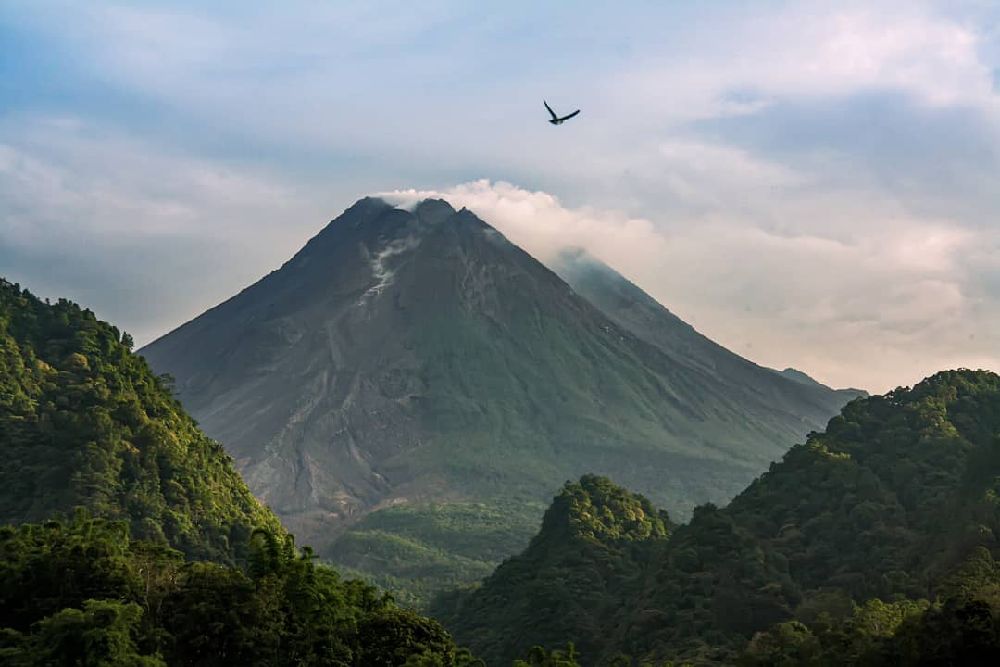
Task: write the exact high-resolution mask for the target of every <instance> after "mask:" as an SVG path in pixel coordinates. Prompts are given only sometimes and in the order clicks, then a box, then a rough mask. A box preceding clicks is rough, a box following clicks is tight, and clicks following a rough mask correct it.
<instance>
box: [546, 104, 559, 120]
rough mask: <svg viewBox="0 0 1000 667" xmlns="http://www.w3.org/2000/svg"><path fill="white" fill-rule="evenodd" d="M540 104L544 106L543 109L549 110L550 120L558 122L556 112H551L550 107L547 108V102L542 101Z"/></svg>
mask: <svg viewBox="0 0 1000 667" xmlns="http://www.w3.org/2000/svg"><path fill="white" fill-rule="evenodd" d="M542 104H544V105H545V108H546V109H548V110H549V113H550V114H551V115H552V120H559V116H557V115H556V112H555V111H553V110H552V107H550V106H549V103H548V102H546V101H545V100H542Z"/></svg>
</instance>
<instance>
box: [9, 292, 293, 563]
mask: <svg viewBox="0 0 1000 667" xmlns="http://www.w3.org/2000/svg"><path fill="white" fill-rule="evenodd" d="M131 344H132V343H131V339H130V338H129V336H128V335H127V334H123V333H121V332H119V331H118V329H116V328H115V327H113V326H111V325H109V324H107V323H105V322H101V321H99V320H98V319H97V318H96V317H95V316H94V314H93V313H92V312H91V311H89V310H86V309H83V308H80V307H79V306H77V305H76V304H73V303H70V302H69V301H65V300H62V299H60V300H59V301H58V302H56V303H53V304H49V303H46V302H43V301H41V300H39V299H38V298H36V297H35V296H33V295H31V294H30V293H29V292H28V291H27V290H22V289H21V288H20V287H19V286H18V285H15V284H11V283H9V282H7V281H4V280H0V523H21V522H26V521H40V520H45V519H49V518H50V517H52V516H54V515H56V514H62V515H70V514H72V512H73V511H74V509H75V508H77V507H82V508H85V509H86V510H87V511H88V512H89V513H91V514H93V515H95V516H99V517H105V518H109V519H123V520H126V521H127V522H128V524H129V527H130V530H131V534H132V536H133V537H135V538H137V539H143V540H150V541H153V542H161V543H166V544H169V545H171V546H173V547H175V548H177V549H180V550H181V551H183V552H184V553H185V554H187V555H189V556H191V557H195V558H210V559H213V560H218V561H221V562H231V561H232V560H233V559H234V558H235V557H238V556H239V555H240V552H241V550H243V549H245V547H246V545H247V544H248V542H249V538H250V535H251V533H252V532H253V530H254V529H256V528H265V529H267V530H270V531H276V532H277V531H280V530H281V528H280V524H279V523H278V520H277V518H276V517H275V516H274V515H273V514H272V513H271V512H270V511H269V510H268V509H266V508H265V507H263V506H262V505H261V504H260V503H259V502H258V501H257V500H256V499H255V498H254V497H253V495H252V494H251V493H250V491H249V489H247V487H246V485H245V484H244V483H243V480H242V479H240V476H239V474H238V473H237V472H236V471H235V469H234V468H233V466H232V462H231V460H230V458H229V456H228V455H227V454H226V453H225V451H224V450H223V449H222V447H220V446H219V445H218V444H217V443H216V442H214V441H212V440H210V439H209V438H207V437H206V436H205V435H204V434H202V433H201V431H200V430H199V429H198V428H197V426H196V425H195V423H194V421H193V420H192V419H191V418H190V417H188V416H187V414H185V413H184V411H183V410H182V409H181V407H180V405H179V403H178V402H177V401H176V400H174V398H173V397H172V396H171V394H170V391H169V387H168V386H167V385H166V384H165V382H164V380H162V379H160V378H158V377H156V376H155V375H154V374H153V373H152V372H151V371H150V369H149V368H148V367H147V366H146V362H145V361H144V360H143V359H142V358H141V357H139V356H137V355H134V354H132V352H131V350H130V348H131Z"/></svg>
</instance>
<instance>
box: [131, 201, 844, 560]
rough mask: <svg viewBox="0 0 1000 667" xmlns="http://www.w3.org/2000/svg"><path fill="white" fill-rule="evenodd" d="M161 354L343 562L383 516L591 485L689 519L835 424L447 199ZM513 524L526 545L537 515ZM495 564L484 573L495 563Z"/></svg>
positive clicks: (348, 246) (365, 216) (348, 221)
mask: <svg viewBox="0 0 1000 667" xmlns="http://www.w3.org/2000/svg"><path fill="white" fill-rule="evenodd" d="M142 354H143V355H144V356H145V357H146V358H147V359H148V361H149V362H150V364H151V365H152V366H153V368H155V369H157V370H158V371H159V372H167V373H170V374H171V375H173V376H174V377H175V378H176V381H177V389H178V391H179V395H180V397H181V400H182V401H183V402H184V405H185V407H187V408H188V409H189V410H190V411H191V413H192V414H194V415H195V416H196V417H197V418H198V420H199V422H200V423H201V424H202V426H203V427H204V428H205V429H206V431H207V432H208V433H210V434H211V435H212V436H214V437H216V438H218V439H219V440H220V441H222V442H223V443H225V445H226V446H227V448H228V449H229V451H230V452H231V453H232V454H233V456H234V457H235V459H236V461H237V464H238V466H239V468H240V470H241V471H242V472H243V474H244V476H245V478H246V479H247V481H248V484H249V485H250V487H251V488H252V489H253V490H254V492H255V493H257V495H258V496H259V497H261V498H262V499H263V500H265V501H266V502H267V503H268V504H269V505H270V506H272V507H273V508H275V510H276V511H277V512H278V514H279V515H280V516H281V517H282V519H283V520H284V521H285V522H286V523H287V524H289V526H290V528H291V529H292V530H293V531H294V532H296V534H299V535H301V536H304V537H305V538H306V539H307V540H309V541H312V542H313V543H316V544H317V545H318V546H319V547H320V549H321V552H324V553H329V552H331V551H332V550H334V549H335V545H330V544H329V541H330V539H331V538H336V537H338V533H339V531H341V530H343V529H344V528H345V527H347V526H350V525H351V524H354V523H355V522H357V521H358V520H359V519H361V518H362V517H364V516H366V515H367V514H368V513H370V512H372V511H373V510H379V509H382V508H387V507H391V506H394V505H399V504H404V503H405V504H407V505H408V506H410V507H413V508H415V509H417V510H419V508H420V507H422V506H425V504H426V503H432V502H456V501H457V502H463V503H468V502H474V503H481V504H483V505H484V507H485V511H486V512H487V514H488V513H489V511H491V510H490V508H491V507H494V506H495V505H496V502H497V499H498V498H503V499H504V500H505V502H518V503H521V504H522V505H523V506H525V507H528V506H534V504H535V503H537V502H538V501H539V500H541V499H543V498H545V497H546V496H548V495H549V494H551V493H552V491H554V490H555V489H556V488H557V487H558V485H559V484H561V483H562V481H564V480H565V479H568V478H576V477H579V476H580V475H582V474H584V473H588V472H594V473H598V474H606V475H612V476H614V477H615V478H616V479H619V480H622V481H624V482H626V483H628V484H629V485H630V486H632V487H634V488H636V489H638V490H640V491H642V492H644V493H647V494H648V495H650V497H652V498H653V499H655V500H656V501H658V502H664V503H669V504H670V505H671V506H672V507H676V508H677V510H676V511H677V512H678V513H680V514H684V513H686V512H688V511H690V508H691V507H693V506H694V504H696V503H697V502H702V501H705V500H713V499H714V500H725V499H727V498H729V497H730V496H731V495H732V494H733V493H735V492H736V491H738V490H739V489H740V488H741V487H742V486H743V485H745V483H746V482H748V481H749V480H750V479H751V478H752V477H753V475H754V474H756V473H757V472H759V471H760V470H762V469H763V468H764V467H765V466H766V465H767V463H768V462H769V461H771V460H773V459H774V458H777V457H778V456H780V455H781V453H782V452H783V451H784V450H785V449H786V448H787V447H788V446H790V445H791V444H792V443H794V442H795V441H796V440H798V439H800V438H801V437H802V436H803V435H804V434H805V433H807V432H808V431H810V430H813V429H815V428H819V427H820V426H822V424H823V423H824V422H825V420H826V419H827V418H828V417H829V416H830V415H832V414H833V413H834V412H835V407H834V406H833V405H831V403H832V402H831V401H828V402H826V403H824V402H823V401H822V400H820V398H819V397H821V396H823V392H822V390H811V389H803V388H802V386H801V385H799V384H797V383H794V382H791V381H789V380H786V379H783V378H781V377H779V376H777V375H776V374H773V373H770V374H768V375H767V378H768V379H767V383H768V386H767V393H765V394H764V396H763V398H761V397H754V396H753V395H752V392H751V391H750V390H749V389H745V388H743V389H741V390H740V391H734V388H733V387H734V385H732V384H731V383H728V382H724V381H721V380H720V375H719V374H717V373H714V372H709V371H708V370H706V369H705V368H704V367H703V365H699V364H693V363H682V362H681V361H680V360H678V359H677V358H676V355H674V356H671V355H670V354H668V353H666V352H665V351H664V349H663V348H662V346H660V345H657V344H654V343H651V342H649V341H647V340H644V339H643V338H642V337H640V336H638V335H636V334H635V333H633V332H632V331H630V330H629V329H628V328H624V327H622V326H620V325H619V324H616V323H615V322H614V321H612V320H611V319H609V318H608V317H607V316H606V315H605V314H604V313H602V312H601V311H600V310H599V309H598V308H596V307H595V306H594V305H592V304H591V303H590V302H589V301H587V300H586V299H584V298H582V297H581V296H579V295H578V294H577V293H576V292H574V291H573V289H572V288H570V287H569V286H568V285H567V284H566V283H565V282H563V281H562V280H561V279H560V278H559V277H558V276H556V275H555V274H554V273H552V272H551V271H550V270H548V269H547V268H545V267H544V266H543V265H541V264H540V263H538V262H537V261H536V260H534V259H533V258H532V257H530V256H529V255H528V254H527V253H525V252H524V251H522V250H521V249H520V248H518V247H516V246H514V245H513V244H511V243H509V242H508V241H507V240H506V239H505V238H504V237H503V236H502V235H501V234H499V233H498V232H497V231H496V230H494V229H493V228H492V227H490V226H489V225H487V224H486V223H484V222H483V221H481V220H479V219H478V218H477V217H476V216H475V215H473V214H472V213H471V212H469V211H467V210H464V209H463V210H461V211H455V210H454V209H452V208H451V206H449V205H448V204H447V203H446V202H443V201H435V200H429V201H425V202H422V203H421V204H420V205H418V206H417V207H416V209H415V210H414V211H406V210H401V209H398V208H394V207H392V206H390V205H388V204H387V203H385V202H384V201H382V200H379V199H372V198H368V199H363V200H361V201H359V202H358V203H356V204H355V205H354V206H352V207H351V208H350V209H348V210H347V211H345V213H344V214H343V215H342V216H340V217H339V218H338V219H336V220H335V221H333V222H332V223H331V224H330V225H329V226H327V227H326V228H325V229H324V230H323V231H321V232H320V233H319V234H318V235H317V236H316V237H314V238H313V239H312V240H311V241H309V243H308V244H307V245H306V246H305V247H304V248H303V249H302V250H301V251H300V252H299V253H297V254H296V255H295V256H294V257H293V258H292V259H291V260H290V261H288V262H287V263H286V264H285V265H284V266H282V267H281V269H280V270H278V271H275V272H273V273H271V274H270V275H268V276H266V277H265V278H263V279H262V280H261V281H259V282H258V283H256V284H254V285H252V286H251V287H249V288H247V289H246V290H244V291H243V292H241V293H240V294H238V295H236V296H235V297H233V298H231V299H230V300H228V301H226V302H225V303H223V304H221V305H219V306H217V307H215V308H213V309H211V310H209V311H207V312H206V313H204V314H202V315H201V316H199V317H198V318H196V319H194V320H192V321H191V322H189V323H187V324H185V325H183V326H181V327H179V328H178V329H176V330H175V331H173V332H171V333H169V334H167V335H166V336H164V337H163V338H161V339H159V340H157V341H155V342H153V343H152V344H150V345H149V346H148V347H146V348H144V349H143V350H142ZM772 395H773V396H780V397H781V400H780V401H779V400H772V398H768V396H772ZM796 397H805V398H796ZM427 506H428V507H430V506H429V505H427ZM510 516H511V521H512V522H515V521H516V522H517V523H518V526H517V528H518V531H519V534H522V535H523V536H524V539H525V540H526V539H527V537H528V535H529V534H530V531H531V530H533V528H534V524H535V521H537V516H538V514H528V513H525V512H518V511H514V512H512V513H511V514H510ZM522 516H523V517H526V518H525V519H524V520H522V519H520V518H518V517H522ZM472 523H476V522H475V521H473V522H472ZM409 537H410V538H412V536H409ZM464 537H466V536H463V535H457V536H456V538H455V540H456V541H461V540H462V539H464ZM321 540H326V541H325V542H324V541H321ZM424 546H426V545H424ZM445 546H446V549H447V548H450V547H449V545H445ZM518 546H520V545H508V547H509V548H511V550H515V549H516V548H517V547H518ZM496 548H497V545H496V544H489V545H486V546H485V547H484V549H483V550H482V551H480V552H478V553H472V554H466V555H467V556H471V557H473V559H474V560H476V559H478V560H480V562H484V563H491V562H495V561H494V560H493V558H495V555H494V554H495V553H496ZM352 553H356V552H352ZM347 564H349V565H359V566H360V561H359V560H353V561H350V562H348V563H347Z"/></svg>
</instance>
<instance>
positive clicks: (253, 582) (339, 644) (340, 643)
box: [0, 281, 481, 667]
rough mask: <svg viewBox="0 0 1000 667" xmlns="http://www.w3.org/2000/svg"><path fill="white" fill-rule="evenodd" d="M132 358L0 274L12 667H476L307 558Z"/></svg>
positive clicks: (1, 573)
mask: <svg viewBox="0 0 1000 667" xmlns="http://www.w3.org/2000/svg"><path fill="white" fill-rule="evenodd" d="M130 348H131V340H130V339H129V337H128V335H127V334H121V333H120V332H119V331H118V330H117V329H115V328H114V327H112V326H110V325H108V324H106V323H103V322H100V321H98V320H97V319H96V318H95V317H94V314H93V313H91V312H90V311H87V310H84V309H81V308H79V307H78V306H76V305H74V304H72V303H70V302H68V301H63V300H60V301H59V302H57V303H55V304H49V303H46V302H42V301H40V300H39V299H37V298H35V297H34V296H32V295H31V294H29V293H28V292H27V291H23V290H21V289H20V287H19V286H17V285H14V284H11V283H8V282H5V281H0V454H2V456H0V523H10V524H16V525H8V526H2V527H0V664H4V665H12V666H14V667H18V666H27V665H80V666H90V665H94V666H97V665H102V666H111V665H115V666H118V665H132V666H142V665H145V666H148V667H152V666H155V665H241V666H242V665H261V666H263V665H345V666H346V665H350V666H358V667H369V666H382V665H386V666H389V665H411V666H427V667H438V666H452V665H454V666H460V665H467V664H468V665H476V664H481V663H480V662H478V661H474V660H473V659H472V658H471V656H470V655H469V653H468V652H467V651H463V650H460V649H458V648H456V646H455V644H454V642H453V641H452V640H451V638H450V637H449V635H448V634H447V633H446V632H445V631H444V629H443V628H442V627H441V626H440V624H438V623H437V622H436V621H433V620H431V619H428V618H425V617H423V616H420V615H418V614H416V613H414V612H411V611H408V610H406V609H402V608H400V607H398V606H396V605H395V604H394V603H393V602H392V600H391V599H390V598H389V597H388V596H386V595H385V594H383V593H381V592H379V591H378V590H377V589H376V588H374V587H372V586H370V585H368V584H364V583H361V582H357V581H344V580H342V579H341V577H340V576H339V575H338V574H337V573H336V572H335V571H334V570H332V569H330V568H328V567H325V566H323V565H320V564H317V563H316V562H315V561H314V557H313V554H312V552H311V550H309V549H308V548H305V549H301V550H298V549H296V548H295V546H294V543H293V541H292V537H291V536H290V535H287V534H286V533H285V532H284V531H283V530H282V528H281V526H280V524H279V523H278V521H277V519H276V518H275V517H274V515H273V514H271V512H270V511H269V510H267V509H266V508H264V507H263V506H261V505H260V504H259V503H258V502H257V501H256V500H255V499H254V497H253V496H252V495H251V494H250V492H249V491H248V490H247V487H246V486H245V485H244V483H243V481H242V480H241V479H240V477H239V475H238V474H237V473H236V472H235V470H234V469H233V467H232V462H231V460H230V458H229V457H228V456H227V455H226V454H225V452H224V451H223V450H222V448H221V447H220V446H219V445H218V444H217V443H215V442H213V441H211V440H209V439H208V438H206V437H205V436H204V435H203V434H202V433H201V432H200V431H199V430H198V428H197V427H196V425H195V424H194V422H193V421H192V420H191V419H190V418H189V417H188V416H187V415H186V414H185V413H184V411H183V410H182V409H181V408H180V406H179V404H178V403H177V401H176V400H174V398H173V397H172V396H171V394H170V391H169V387H168V384H167V381H166V380H165V379H163V378H158V377H155V376H154V375H153V374H152V373H151V372H150V371H149V369H148V367H147V366H146V364H145V362H144V361H143V360H142V359H141V358H140V357H138V356H135V355H133V354H132V353H131V351H130Z"/></svg>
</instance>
